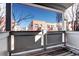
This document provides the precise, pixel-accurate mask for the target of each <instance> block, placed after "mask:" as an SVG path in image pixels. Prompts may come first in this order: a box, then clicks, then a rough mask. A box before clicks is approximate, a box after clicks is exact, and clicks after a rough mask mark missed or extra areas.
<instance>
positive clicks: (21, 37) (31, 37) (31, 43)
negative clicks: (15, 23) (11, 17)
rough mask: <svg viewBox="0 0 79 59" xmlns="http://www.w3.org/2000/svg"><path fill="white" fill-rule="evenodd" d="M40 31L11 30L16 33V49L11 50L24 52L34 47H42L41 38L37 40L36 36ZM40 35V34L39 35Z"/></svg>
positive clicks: (12, 33) (13, 33)
mask: <svg viewBox="0 0 79 59" xmlns="http://www.w3.org/2000/svg"><path fill="white" fill-rule="evenodd" d="M38 33H39V31H37V32H20V31H18V32H11V35H14V50H12V51H11V52H13V53H15V52H22V51H28V50H32V49H37V48H41V47H42V46H41V38H40V39H39V40H38V41H37V42H35V36H36V35H37V34H38ZM39 36H40V35H39Z"/></svg>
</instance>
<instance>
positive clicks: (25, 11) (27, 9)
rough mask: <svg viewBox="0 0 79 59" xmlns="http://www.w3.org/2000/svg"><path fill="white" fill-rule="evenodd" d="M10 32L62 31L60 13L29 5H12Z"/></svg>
mask: <svg viewBox="0 0 79 59" xmlns="http://www.w3.org/2000/svg"><path fill="white" fill-rule="evenodd" d="M11 30H12V31H40V30H47V31H62V13H59V12H56V11H50V10H47V9H42V8H38V7H33V6H30V5H24V4H19V3H14V4H12V19H11Z"/></svg>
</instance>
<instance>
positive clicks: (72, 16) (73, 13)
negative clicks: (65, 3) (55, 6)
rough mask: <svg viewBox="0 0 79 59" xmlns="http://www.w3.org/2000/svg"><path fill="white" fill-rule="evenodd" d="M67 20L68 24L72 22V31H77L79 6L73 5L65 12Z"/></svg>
mask: <svg viewBox="0 0 79 59" xmlns="http://www.w3.org/2000/svg"><path fill="white" fill-rule="evenodd" d="M65 19H66V21H67V22H71V24H72V30H73V31H76V29H77V24H78V22H79V4H78V3H76V4H73V5H72V6H71V7H69V8H68V9H67V10H66V11H65Z"/></svg>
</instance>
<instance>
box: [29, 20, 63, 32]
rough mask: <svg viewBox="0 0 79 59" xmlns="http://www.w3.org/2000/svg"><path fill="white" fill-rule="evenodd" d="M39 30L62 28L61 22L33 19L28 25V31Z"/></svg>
mask: <svg viewBox="0 0 79 59" xmlns="http://www.w3.org/2000/svg"><path fill="white" fill-rule="evenodd" d="M40 30H47V31H58V30H62V23H49V22H45V21H40V20H33V21H32V22H31V23H30V24H29V26H28V31H40Z"/></svg>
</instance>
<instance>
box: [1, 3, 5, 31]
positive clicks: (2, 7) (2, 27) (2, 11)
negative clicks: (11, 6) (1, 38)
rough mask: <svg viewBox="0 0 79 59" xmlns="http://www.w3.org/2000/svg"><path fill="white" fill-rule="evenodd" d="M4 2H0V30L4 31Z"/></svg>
mask: <svg viewBox="0 0 79 59" xmlns="http://www.w3.org/2000/svg"><path fill="white" fill-rule="evenodd" d="M5 6H6V4H4V3H0V32H5V31H6V30H5V27H6V26H5V25H6V14H5V13H6V12H5V11H6V7H5Z"/></svg>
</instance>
